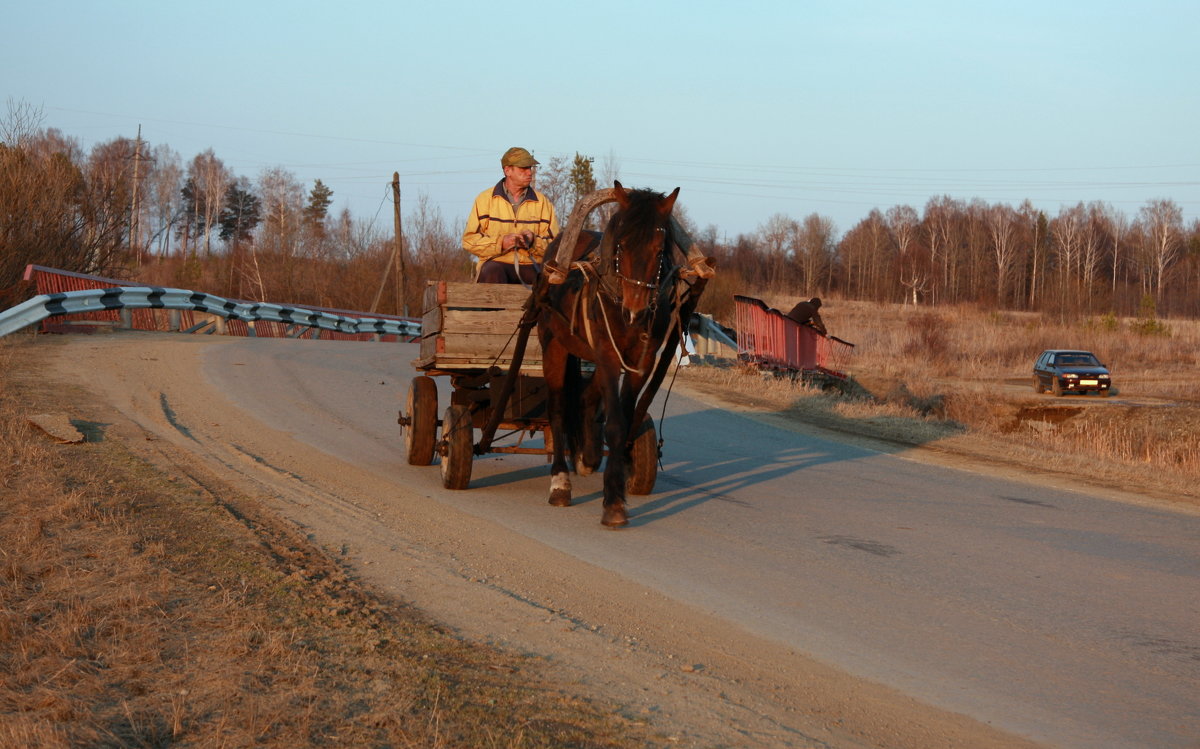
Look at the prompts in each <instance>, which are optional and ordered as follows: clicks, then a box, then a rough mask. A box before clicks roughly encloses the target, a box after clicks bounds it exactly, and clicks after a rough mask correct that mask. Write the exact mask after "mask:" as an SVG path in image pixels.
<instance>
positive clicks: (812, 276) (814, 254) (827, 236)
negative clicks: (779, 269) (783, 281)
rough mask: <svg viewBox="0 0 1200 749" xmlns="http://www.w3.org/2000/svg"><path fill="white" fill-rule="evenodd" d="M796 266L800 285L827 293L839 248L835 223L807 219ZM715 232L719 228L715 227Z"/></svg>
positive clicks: (812, 217) (801, 228)
mask: <svg viewBox="0 0 1200 749" xmlns="http://www.w3.org/2000/svg"><path fill="white" fill-rule="evenodd" d="M797 229H798V231H797V234H796V243H795V248H794V249H793V262H795V263H796V264H797V265H798V267H799V271H800V272H799V274H798V275H799V277H800V284H801V286H802V287H803V288H805V289H809V290H810V291H811V292H812V293H824V292H825V291H826V290H827V286H828V277H827V274H828V272H829V270H830V266H831V265H832V264H833V254H834V250H835V248H836V246H837V241H836V238H835V234H836V233H837V230H836V228H835V227H834V225H833V220H832V219H829V218H827V217H825V216H821V215H819V214H816V213H810V214H808V215H807V216H805V217H804V220H803V221H802V222H800V224H799V226H798V227H797ZM713 230H714V231H715V230H716V227H713Z"/></svg>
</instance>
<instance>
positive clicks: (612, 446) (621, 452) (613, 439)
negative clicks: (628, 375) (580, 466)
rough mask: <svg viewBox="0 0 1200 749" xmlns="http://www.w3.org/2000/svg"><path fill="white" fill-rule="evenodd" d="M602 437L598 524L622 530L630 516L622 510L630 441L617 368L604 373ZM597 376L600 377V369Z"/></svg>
mask: <svg viewBox="0 0 1200 749" xmlns="http://www.w3.org/2000/svg"><path fill="white" fill-rule="evenodd" d="M605 374H606V375H608V376H605V378H604V380H603V381H602V382H603V387H604V411H605V424H604V436H605V441H606V442H607V443H608V463H606V464H605V466H604V513H603V514H602V515H601V517H600V522H601V523H602V524H603V525H606V526H608V527H609V528H621V527H623V526H626V525H629V513H628V512H627V511H626V509H625V472H626V464H627V463H628V462H629V451H628V450H627V449H626V446H625V443H626V442H628V440H629V417H630V413H629V411H630V409H627V408H625V407H624V405H625V401H627V400H629V399H628V398H626V397H625V393H624V390H625V389H626V386H625V385H622V384H621V383H620V380H621V376H620V369H616V370H615V371H614V372H612V373H605ZM596 376H597V377H600V376H601V372H600V369H599V367H598V366H597V369H596Z"/></svg>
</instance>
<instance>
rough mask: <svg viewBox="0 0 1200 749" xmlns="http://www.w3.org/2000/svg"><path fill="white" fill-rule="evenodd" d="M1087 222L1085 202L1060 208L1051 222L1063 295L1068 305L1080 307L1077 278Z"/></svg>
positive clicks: (1062, 297)
mask: <svg viewBox="0 0 1200 749" xmlns="http://www.w3.org/2000/svg"><path fill="white" fill-rule="evenodd" d="M1086 224H1087V212H1086V211H1085V210H1084V207H1083V203H1077V204H1076V205H1074V206H1071V207H1069V208H1068V207H1066V206H1064V207H1062V208H1060V209H1059V212H1058V216H1057V217H1055V219H1054V221H1053V222H1051V224H1050V234H1051V236H1052V237H1053V238H1054V253H1055V257H1056V258H1057V261H1058V262H1057V267H1058V272H1059V281H1060V283H1061V287H1060V288H1061V297H1060V299H1062V300H1063V301H1064V302H1065V303H1066V304H1067V305H1069V306H1071V307H1076V308H1077V307H1078V304H1079V293H1078V286H1077V285H1076V283H1075V282H1076V280H1077V279H1078V277H1079V275H1080V274H1079V269H1080V266H1081V259H1080V258H1081V256H1082V254H1083V234H1084V229H1085V226H1086Z"/></svg>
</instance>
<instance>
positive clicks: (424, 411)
mask: <svg viewBox="0 0 1200 749" xmlns="http://www.w3.org/2000/svg"><path fill="white" fill-rule="evenodd" d="M437 401H438V394H437V383H436V382H434V381H433V378H432V377H425V376H421V377H414V378H413V381H412V384H411V385H409V387H408V428H407V429H405V430H404V449H405V451H406V452H407V453H408V464H409V465H410V466H427V465H430V464H431V463H433V443H434V442H435V441H436V437H437V410H438V402H437Z"/></svg>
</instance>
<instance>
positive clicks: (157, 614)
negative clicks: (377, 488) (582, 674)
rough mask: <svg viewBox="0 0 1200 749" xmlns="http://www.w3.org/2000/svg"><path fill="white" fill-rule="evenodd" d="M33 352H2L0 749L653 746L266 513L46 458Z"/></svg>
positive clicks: (49, 446)
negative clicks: (367, 581)
mask: <svg viewBox="0 0 1200 749" xmlns="http://www.w3.org/2000/svg"><path fill="white" fill-rule="evenodd" d="M22 347H25V348H24V349H23V348H22ZM25 354H28V344H26V343H17V344H11V343H9V342H0V462H2V465H3V471H4V472H3V476H2V483H0V540H2V543H0V642H2V643H3V647H2V648H0V746H22V747H83V746H87V747H93V746H164V745H167V744H181V745H193V746H250V745H255V746H280V747H283V746H287V747H295V746H396V747H459V746H472V747H632V746H645V745H655V741H656V739H655V737H653V736H648V735H647V730H646V728H645V726H643V725H641V724H638V723H635V722H631V721H626V720H624V719H622V718H621V717H620V716H618V715H616V714H615V713H614V712H613V710H612V708H611V707H610V706H603V705H596V704H592V703H589V702H587V701H585V700H583V699H581V698H579V697H577V696H574V695H573V694H572V693H571V691H570V690H568V689H566V688H564V687H563V686H562V685H555V684H551V683H547V682H546V681H544V680H543V679H542V678H541V677H540V676H539V672H538V666H537V663H536V662H534V661H532V660H529V659H526V658H522V657H519V656H515V655H511V654H506V653H503V652H500V651H497V650H495V649H492V648H488V647H484V646H478V645H472V644H467V643H464V642H462V641H460V640H459V639H457V638H455V637H453V636H451V635H450V634H448V633H446V632H444V631H442V630H440V629H439V628H438V627H437V626H435V625H434V624H432V623H430V622H429V621H427V620H425V619H424V618H423V617H422V616H421V615H420V614H419V613H418V612H415V611H413V610H411V609H409V608H407V607H406V606H405V605H404V604H403V603H402V602H397V601H389V600H383V599H382V598H380V597H379V595H378V594H376V593H374V592H372V591H371V590H369V589H366V588H365V587H364V586H361V585H359V584H358V583H357V582H356V581H355V580H353V579H351V578H350V577H348V576H347V575H346V574H345V572H344V571H343V570H342V568H340V567H339V566H338V564H337V563H336V562H334V561H333V560H332V559H331V558H330V557H329V556H327V555H326V554H324V553H323V552H322V551H320V550H319V549H317V548H315V547H314V546H313V545H312V544H311V543H309V542H308V541H307V539H305V538H303V537H301V536H299V535H298V534H297V533H296V532H295V530H293V529H291V528H290V527H285V526H283V525H281V524H280V523H278V522H276V521H274V520H273V518H272V517H270V516H267V515H264V514H262V513H260V512H259V511H258V509H257V507H258V505H257V503H255V502H253V501H251V500H248V499H247V498H244V497H239V496H237V495H234V494H230V493H226V492H225V491H224V490H222V489H220V488H218V487H217V485H216V484H215V483H212V482H207V481H206V482H204V483H197V482H192V481H189V480H186V479H170V478H168V477H166V476H165V475H163V474H161V473H159V472H158V471H156V470H154V469H152V468H151V467H149V466H147V465H146V464H144V463H142V462H140V461H139V460H137V459H135V458H134V457H133V456H132V454H131V453H130V452H129V451H128V450H127V449H126V448H125V447H123V446H122V445H121V444H119V443H117V442H115V441H105V440H100V441H88V442H84V443H80V444H55V443H54V442H52V441H51V440H49V439H48V438H47V437H46V435H44V434H42V433H41V432H39V431H37V430H36V429H34V428H33V427H31V426H30V425H29V423H28V421H27V418H28V416H29V415H30V413H32V412H33V411H32V409H34V408H36V409H37V410H38V411H44V410H46V409H47V408H50V407H53V406H54V404H55V398H57V397H58V396H56V395H54V394H51V393H48V392H46V391H44V390H43V389H41V387H40V385H39V384H38V383H37V381H36V376H35V374H34V373H32V372H30V371H28V370H27V369H26V370H24V371H21V370H22V368H21V367H18V366H16V362H17V360H18V357H22V356H24V355H25ZM82 426H83V427H84V431H85V432H91V433H93V434H96V433H99V432H100V431H102V427H103V425H82Z"/></svg>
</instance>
